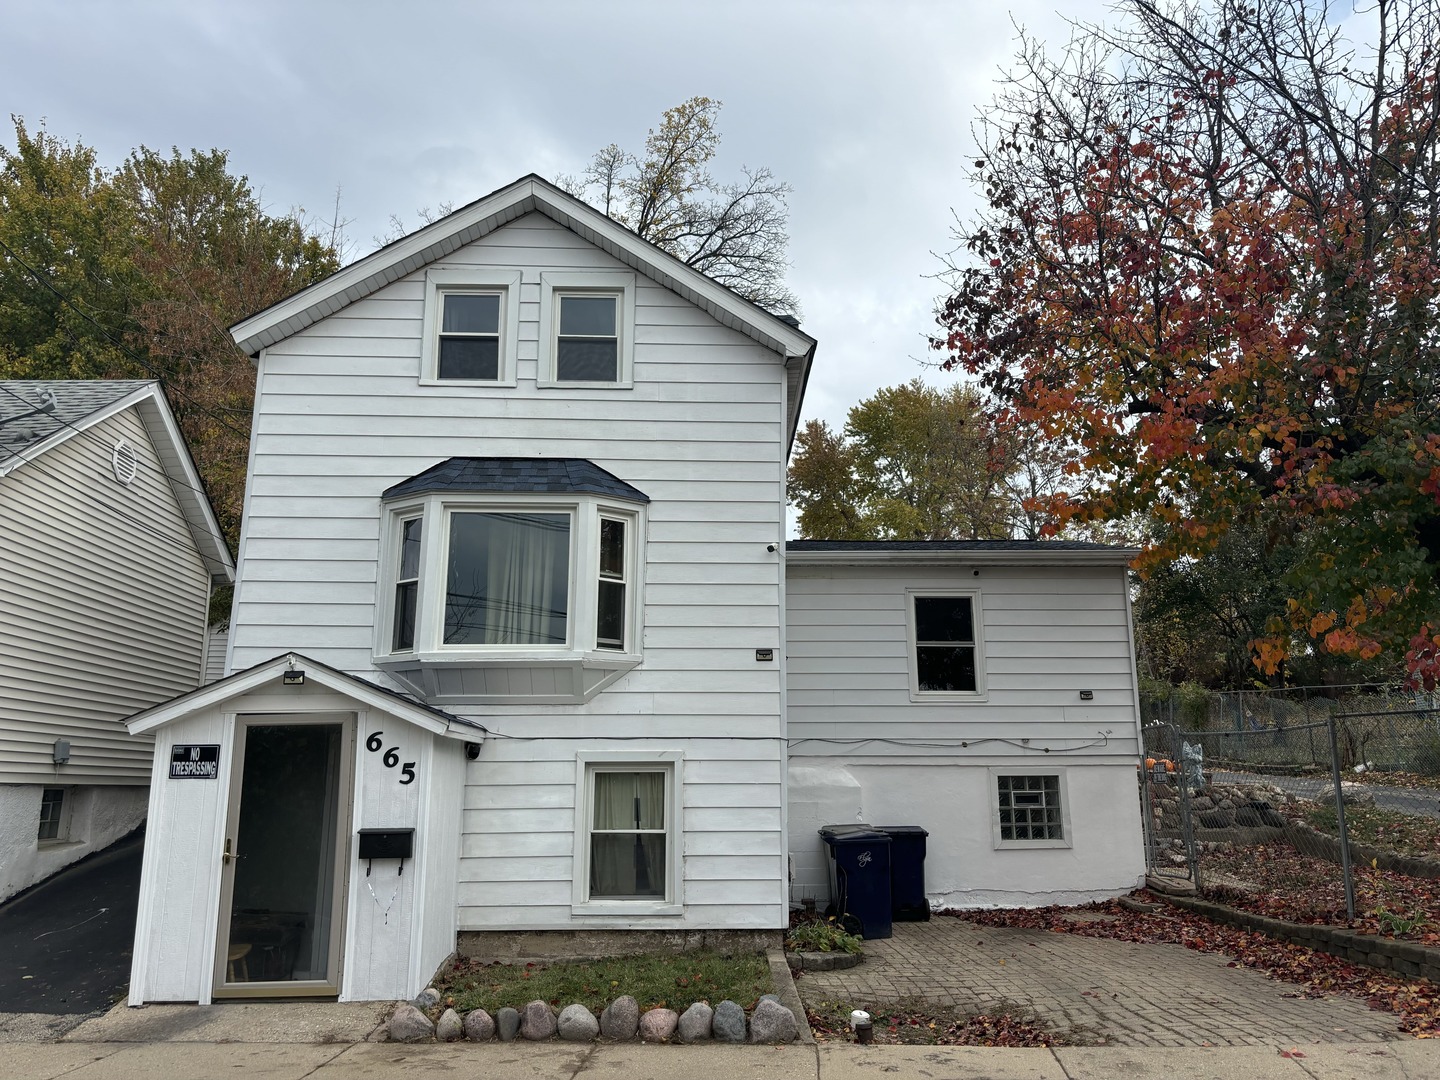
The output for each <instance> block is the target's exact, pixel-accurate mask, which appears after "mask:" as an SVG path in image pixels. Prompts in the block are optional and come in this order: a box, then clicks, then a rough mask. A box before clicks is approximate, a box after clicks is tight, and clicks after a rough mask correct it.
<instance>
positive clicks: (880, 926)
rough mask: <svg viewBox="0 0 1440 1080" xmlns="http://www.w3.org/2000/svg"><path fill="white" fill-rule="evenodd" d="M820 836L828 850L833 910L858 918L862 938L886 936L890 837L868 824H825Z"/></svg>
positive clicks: (888, 929) (888, 919)
mask: <svg viewBox="0 0 1440 1080" xmlns="http://www.w3.org/2000/svg"><path fill="white" fill-rule="evenodd" d="M820 837H821V839H822V840H824V841H825V846H826V847H827V848H828V849H829V851H830V872H831V876H830V885H831V889H830V895H831V898H832V899H833V900H834V903H835V910H836V912H837V913H839V914H842V915H851V916H853V917H854V918H856V919H858V920H859V922H860V935H861V936H862V937H866V938H888V937H889V936H890V935H891V933H892V929H891V925H890V903H891V901H890V837H888V836H886V835H885V834H884V833H882V832H878V831H877V830H875V829H872V828H871V827H870V826H869V825H826V826H825V827H824V828H823V829H821V830H820Z"/></svg>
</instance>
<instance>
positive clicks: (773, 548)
mask: <svg viewBox="0 0 1440 1080" xmlns="http://www.w3.org/2000/svg"><path fill="white" fill-rule="evenodd" d="M765 550H766V551H768V552H770V553H771V554H772V555H773V554H774V553H775V552H776V551H778V550H780V545H779V544H766V545H765Z"/></svg>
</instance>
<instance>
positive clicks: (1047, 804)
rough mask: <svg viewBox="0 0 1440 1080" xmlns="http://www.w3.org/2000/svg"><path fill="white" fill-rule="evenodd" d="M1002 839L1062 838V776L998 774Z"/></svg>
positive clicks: (1063, 835)
mask: <svg viewBox="0 0 1440 1080" xmlns="http://www.w3.org/2000/svg"><path fill="white" fill-rule="evenodd" d="M995 783H996V790H997V794H998V796H999V803H1000V805H999V810H1000V839H1001V840H1002V841H1005V840H1063V839H1065V825H1064V820H1063V818H1062V815H1061V806H1060V777H1059V776H1055V775H1051V776H997V777H996V778H995Z"/></svg>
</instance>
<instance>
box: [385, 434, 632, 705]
mask: <svg viewBox="0 0 1440 1080" xmlns="http://www.w3.org/2000/svg"><path fill="white" fill-rule="evenodd" d="M447 470H448V471H447ZM467 470H468V471H467ZM431 474H434V475H433V476H432V475H431ZM476 474H484V475H485V476H486V477H488V481H487V483H488V485H489V486H501V484H500V483H499V481H497V480H496V477H497V476H501V475H503V476H505V477H508V479H507V480H505V483H506V484H508V485H509V486H511V487H515V486H520V485H521V484H526V485H529V486H532V487H537V488H540V489H542V490H530V491H509V492H502V491H469V490H457V486H458V487H462V488H463V487H465V486H469V483H470V482H469V481H468V480H467V481H465V482H458V481H457V479H456V477H457V476H461V475H463V476H465V477H470V478H472V479H473V477H474V476H475V475H476ZM517 477H518V478H519V479H516V478H517ZM537 477H538V479H537ZM557 477H559V478H562V479H560V480H558V481H557V479H556V478H557ZM577 477H578V478H579V479H578V480H577V479H576V478H577ZM562 483H563V484H565V485H569V486H571V487H574V488H576V490H570V491H564V490H554V488H556V487H557V486H560V484H562ZM646 501H648V500H646V498H645V496H644V495H643V494H642V493H640V492H638V491H636V490H635V489H633V488H630V487H629V486H628V485H625V484H623V482H621V481H619V480H616V479H615V478H614V477H611V476H610V475H609V474H608V473H603V471H602V470H599V469H598V468H597V467H596V466H594V465H592V464H590V463H589V462H578V463H577V462H574V461H570V460H566V461H536V460H527V459H451V461H450V462H446V463H443V464H442V465H441V466H437V467H436V468H435V469H432V470H430V471H429V473H427V474H422V476H421V477H416V478H412V480H410V481H406V482H405V483H404V484H400V485H396V487H395V488H392V489H391V490H390V491H389V492H387V493H386V500H385V502H386V510H387V513H386V518H385V520H386V537H387V539H386V541H385V544H384V545H383V550H382V553H381V563H382V569H381V573H382V583H383V584H382V587H381V589H380V590H379V596H380V598H381V600H382V603H381V605H380V611H379V612H378V616H379V617H378V620H377V627H376V635H375V642H376V645H375V662H376V664H377V665H379V666H380V667H382V668H384V669H386V670H389V671H390V672H391V673H392V674H394V675H395V676H396V677H397V678H399V679H400V680H401V681H403V682H405V683H406V684H407V685H409V686H410V687H411V688H412V689H413V690H415V691H416V693H418V694H420V695H421V696H422V697H423V698H424V699H425V700H427V701H430V702H442V701H453V702H485V701H508V702H518V701H531V702H536V703H541V702H554V703H562V702H576V701H583V700H588V699H589V698H590V697H591V696H593V695H594V693H596V692H598V690H600V689H602V688H603V686H604V685H608V683H609V682H611V681H613V680H614V679H615V678H618V677H619V676H620V675H621V674H623V673H624V672H625V671H628V670H630V669H631V668H633V667H634V666H636V665H637V664H638V663H639V662H640V657H639V644H638V643H639V640H640V634H639V612H640V607H639V605H640V598H639V585H640V577H641V573H640V572H641V561H640V556H641V552H640V548H641V544H642V540H641V538H642V537H643V532H644V530H643V524H644V503H645V502H646Z"/></svg>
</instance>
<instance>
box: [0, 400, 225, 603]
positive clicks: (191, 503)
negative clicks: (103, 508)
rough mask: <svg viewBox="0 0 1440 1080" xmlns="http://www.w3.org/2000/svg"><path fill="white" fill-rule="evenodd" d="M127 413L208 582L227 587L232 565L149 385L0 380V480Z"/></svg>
mask: <svg viewBox="0 0 1440 1080" xmlns="http://www.w3.org/2000/svg"><path fill="white" fill-rule="evenodd" d="M130 408H133V409H135V411H136V412H137V413H138V414H139V417H140V420H141V422H142V423H143V424H144V425H145V430H146V433H147V434H148V435H149V436H150V441H151V442H152V443H153V444H154V446H155V453H156V456H157V458H158V459H159V463H160V468H161V471H162V472H164V474H165V478H166V479H167V480H168V481H169V482H170V488H171V490H172V491H173V492H174V493H175V499H176V501H177V502H178V503H179V504H180V510H181V513H182V514H184V516H185V522H186V524H187V525H188V526H189V529H190V535H191V537H192V539H193V540H194V542H195V547H196V549H197V550H198V551H199V553H200V557H201V558H202V559H203V560H204V562H205V568H206V569H207V570H208V571H209V573H210V576H211V578H213V579H214V580H216V581H234V580H235V561H234V559H232V558H231V557H230V548H229V546H228V545H227V544H226V543H225V536H224V534H223V533H222V532H221V531H220V523H219V522H218V521H217V520H216V518H215V510H214V508H213V507H212V506H211V505H210V498H209V496H208V495H206V493H205V490H204V485H203V484H202V482H201V480H200V474H199V472H197V471H196V469H195V461H194V459H193V458H191V456H190V450H189V448H188V447H187V446H186V445H185V439H184V437H183V436H182V435H181V434H180V428H179V425H177V424H176V423H175V415H174V413H172V412H171V411H170V406H169V404H168V403H167V402H166V401H165V394H164V393H163V392H162V391H161V389H160V384H159V383H158V382H156V381H154V380H153V379H152V380H138V379H55V380H50V379H7V380H0V480H3V479H4V478H5V477H6V476H7V475H8V474H9V473H12V472H14V471H15V470H17V469H20V468H23V467H24V466H25V465H26V464H28V463H29V462H32V461H34V460H35V459H36V458H38V457H40V456H41V455H42V454H45V453H47V452H48V451H50V450H53V449H54V448H55V447H57V446H59V445H61V444H62V443H66V442H69V441H70V440H71V439H74V438H77V437H80V436H82V435H84V434H85V432H86V431H87V430H89V429H90V428H92V427H94V426H95V425H96V424H99V423H101V422H102V421H105V420H108V419H109V418H110V417H112V416H115V415H117V414H119V413H121V412H124V411H125V410H126V409H130ZM7 418H8V419H7Z"/></svg>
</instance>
